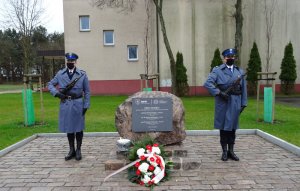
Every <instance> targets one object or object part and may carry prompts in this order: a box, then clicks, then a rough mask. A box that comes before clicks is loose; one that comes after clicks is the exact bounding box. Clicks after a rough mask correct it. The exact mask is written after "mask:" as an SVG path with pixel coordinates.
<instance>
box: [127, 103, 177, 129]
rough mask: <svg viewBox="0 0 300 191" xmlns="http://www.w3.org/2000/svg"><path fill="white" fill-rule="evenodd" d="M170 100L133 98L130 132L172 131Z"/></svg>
mask: <svg viewBox="0 0 300 191" xmlns="http://www.w3.org/2000/svg"><path fill="white" fill-rule="evenodd" d="M172 117H173V107H172V99H171V98H166V97H164V98H157V97H156V98H133V99H132V131H133V132H153V131H156V132H159V131H173V126H172V121H173V120H172Z"/></svg>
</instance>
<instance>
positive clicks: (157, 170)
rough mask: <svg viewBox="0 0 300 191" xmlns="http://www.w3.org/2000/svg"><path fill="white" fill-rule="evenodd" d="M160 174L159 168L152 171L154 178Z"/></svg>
mask: <svg viewBox="0 0 300 191" xmlns="http://www.w3.org/2000/svg"><path fill="white" fill-rule="evenodd" d="M160 172H161V169H160V168H159V167H156V168H155V170H154V174H155V176H156V175H158V174H159V173H160Z"/></svg>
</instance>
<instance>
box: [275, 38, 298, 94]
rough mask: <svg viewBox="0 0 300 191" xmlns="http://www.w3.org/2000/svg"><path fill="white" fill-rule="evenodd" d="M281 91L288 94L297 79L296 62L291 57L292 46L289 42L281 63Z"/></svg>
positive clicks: (292, 56)
mask: <svg viewBox="0 0 300 191" xmlns="http://www.w3.org/2000/svg"><path fill="white" fill-rule="evenodd" d="M280 69H281V73H280V76H279V79H280V80H281V91H282V92H283V93H284V94H290V93H291V92H292V91H293V89H294V84H295V81H296V78H297V73H296V61H295V58H294V55H293V45H292V43H291V42H289V44H288V45H286V47H285V49H284V57H283V59H282V62H281V67H280Z"/></svg>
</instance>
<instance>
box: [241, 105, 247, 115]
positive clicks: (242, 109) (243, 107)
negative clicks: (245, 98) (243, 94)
mask: <svg viewBox="0 0 300 191" xmlns="http://www.w3.org/2000/svg"><path fill="white" fill-rule="evenodd" d="M245 107H247V106H245V105H242V107H241V111H240V114H241V113H242V112H243V111H244V109H245Z"/></svg>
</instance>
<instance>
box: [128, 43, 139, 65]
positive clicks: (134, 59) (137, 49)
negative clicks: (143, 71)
mask: <svg viewBox="0 0 300 191" xmlns="http://www.w3.org/2000/svg"><path fill="white" fill-rule="evenodd" d="M131 47H136V58H129V49H130V48H131ZM127 59H128V61H138V60H139V47H138V45H127Z"/></svg>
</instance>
